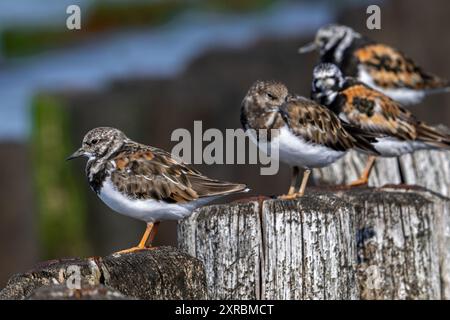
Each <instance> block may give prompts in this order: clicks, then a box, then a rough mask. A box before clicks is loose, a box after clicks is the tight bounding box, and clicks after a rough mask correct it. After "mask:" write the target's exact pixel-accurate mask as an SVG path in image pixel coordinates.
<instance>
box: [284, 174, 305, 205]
mask: <svg viewBox="0 0 450 320" xmlns="http://www.w3.org/2000/svg"><path fill="white" fill-rule="evenodd" d="M310 174H311V170H310V169H307V170H305V172H304V173H303V179H302V184H301V185H300V188H299V190H298V192H295V193H292V194H287V195H282V196H280V199H283V200H291V199H295V198H298V197H302V196H303V195H304V194H305V189H306V184H307V183H308V179H309V175H310Z"/></svg>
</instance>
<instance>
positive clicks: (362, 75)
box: [358, 66, 425, 105]
mask: <svg viewBox="0 0 450 320" xmlns="http://www.w3.org/2000/svg"><path fill="white" fill-rule="evenodd" d="M358 80H359V81H361V82H364V83H365V84H367V85H368V86H370V87H372V88H374V89H375V90H378V91H380V92H382V93H384V94H385V95H387V96H388V97H390V98H391V99H393V100H395V101H398V102H400V103H402V104H407V105H408V104H415V103H419V102H420V101H422V100H423V98H424V97H425V91H423V90H414V89H408V88H392V89H386V88H381V87H379V86H377V85H376V84H375V82H374V81H373V78H372V76H371V75H370V74H369V73H368V72H367V70H366V69H365V68H364V67H363V66H360V67H359V68H358Z"/></svg>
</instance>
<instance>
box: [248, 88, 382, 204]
mask: <svg viewBox="0 0 450 320" xmlns="http://www.w3.org/2000/svg"><path fill="white" fill-rule="evenodd" d="M241 122H242V126H243V127H244V129H245V130H246V132H248V134H249V136H250V138H251V139H252V140H253V141H254V142H255V143H256V144H257V145H258V146H259V147H260V149H261V150H262V151H263V152H267V151H268V150H274V149H276V150H278V152H272V153H270V156H272V157H273V158H277V160H280V161H282V162H284V163H286V164H288V165H290V166H291V167H292V168H293V170H292V180H291V185H290V188H289V191H288V193H287V195H284V196H282V198H284V199H292V198H295V197H297V196H302V195H303V194H304V192H305V188H306V183H307V181H308V178H309V175H310V173H311V169H313V168H321V167H325V166H328V165H330V164H331V163H333V162H335V161H336V160H338V159H339V158H341V157H342V156H343V155H344V154H345V153H346V152H347V151H349V150H351V149H353V148H356V149H362V150H364V151H365V152H369V153H373V154H376V153H377V152H376V151H375V149H374V148H373V146H372V145H371V142H374V141H375V139H374V138H373V137H372V135H367V134H365V133H363V132H361V130H358V129H357V128H355V127H352V126H351V125H348V124H347V123H344V122H342V121H341V120H340V119H339V117H337V116H336V115H335V114H334V113H333V112H332V111H331V110H329V109H328V108H326V107H324V106H321V105H319V104H317V103H316V102H314V101H312V100H309V99H306V98H304V97H301V96H297V95H291V94H289V92H288V89H287V88H286V86H285V85H284V84H282V83H281V82H276V81H256V82H255V83H254V84H253V85H252V86H251V88H250V89H249V91H248V92H247V95H246V96H245V98H244V100H243V101H242V106H241ZM249 129H252V130H249ZM260 130H271V131H273V134H265V135H263V134H259V132H260ZM267 145H269V146H270V147H269V148H267ZM277 155H278V156H277ZM299 168H304V169H306V170H305V172H304V175H303V179H302V181H301V183H300V177H299Z"/></svg>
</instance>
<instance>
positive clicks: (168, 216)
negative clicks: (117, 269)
mask: <svg viewBox="0 0 450 320" xmlns="http://www.w3.org/2000/svg"><path fill="white" fill-rule="evenodd" d="M82 156H83V157H87V158H88V161H87V165H86V175H87V178H88V182H89V185H90V186H91V188H92V190H93V191H94V192H95V193H96V194H97V195H98V196H99V197H100V199H101V200H102V201H103V202H104V203H105V204H107V205H108V206H109V207H110V208H111V209H113V210H114V211H116V212H118V213H121V214H123V215H126V216H129V217H132V218H135V219H138V220H142V221H144V222H146V223H147V229H146V231H145V233H144V235H143V237H142V239H141V241H140V243H139V244H138V245H137V246H136V247H133V248H131V249H127V250H123V251H120V252H119V253H125V252H131V251H135V250H141V249H145V248H147V247H146V243H147V242H149V244H150V245H151V242H152V240H153V238H154V237H155V235H156V231H157V228H158V225H159V222H160V221H163V220H180V219H182V218H184V217H187V216H189V215H190V214H191V213H192V211H193V210H194V209H196V208H198V207H200V206H202V205H204V204H206V203H208V202H210V201H212V200H214V199H217V198H219V197H223V196H226V195H230V194H233V193H237V192H246V191H248V189H247V187H246V185H245V184H239V183H231V182H224V181H219V180H215V179H211V178H208V177H206V176H204V175H202V174H201V173H200V172H198V171H197V170H195V169H194V168H192V167H191V166H190V165H187V164H185V163H183V162H181V161H178V160H176V159H174V158H173V157H172V156H171V154H170V153H168V152H166V151H164V150H161V149H158V148H155V147H151V146H147V145H144V144H140V143H137V142H135V141H133V140H131V139H129V138H128V137H127V136H126V135H125V134H124V133H123V132H122V131H120V130H118V129H115V128H109V127H99V128H95V129H92V130H91V131H89V132H88V133H87V134H86V135H85V136H84V138H83V142H82V146H81V148H80V149H78V150H77V151H75V152H74V153H73V154H72V155H71V156H70V157H69V158H68V159H69V160H70V159H74V158H78V157H82Z"/></svg>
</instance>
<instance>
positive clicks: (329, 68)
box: [311, 63, 344, 106]
mask: <svg viewBox="0 0 450 320" xmlns="http://www.w3.org/2000/svg"><path fill="white" fill-rule="evenodd" d="M343 85H344V77H343V75H342V72H341V70H339V68H338V67H337V66H336V65H335V64H332V63H321V64H319V65H317V66H316V67H315V68H314V71H313V80H312V89H311V98H312V99H313V100H315V101H316V102H318V103H320V104H323V105H327V106H328V105H330V104H331V103H332V102H333V100H334V99H335V98H336V95H337V94H338V92H339V90H341V89H342V87H343Z"/></svg>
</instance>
